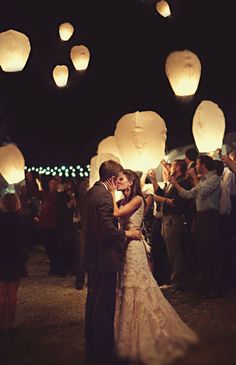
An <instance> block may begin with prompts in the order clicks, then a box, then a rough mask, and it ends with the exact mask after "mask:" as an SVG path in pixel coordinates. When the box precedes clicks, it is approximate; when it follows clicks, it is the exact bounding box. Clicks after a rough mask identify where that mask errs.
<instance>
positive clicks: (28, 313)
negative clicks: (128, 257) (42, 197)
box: [0, 247, 236, 365]
mask: <svg viewBox="0 0 236 365" xmlns="http://www.w3.org/2000/svg"><path fill="white" fill-rule="evenodd" d="M47 272H48V265H47V259H46V256H45V253H44V250H43V249H42V248H41V247H36V248H34V249H33V251H32V252H31V254H30V258H29V260H28V277H27V278H25V279H23V280H22V283H21V287H20V289H19V296H18V312H17V323H18V330H17V331H16V332H15V333H13V334H9V335H7V336H5V337H3V338H0V365H84V364H85V353H84V305H85V298H86V288H85V289H84V290H76V289H75V288H74V277H73V276H68V277H66V278H60V277H52V276H48V275H47ZM167 296H168V299H169V300H170V302H171V303H172V305H173V306H174V308H175V309H176V311H177V312H178V313H179V314H180V316H181V317H182V319H183V320H184V321H185V322H186V323H187V324H188V325H189V326H190V327H191V328H192V329H193V330H195V331H196V332H197V334H198V335H199V337H200V345H199V347H198V348H196V349H195V350H194V351H192V352H190V353H189V354H188V355H187V356H186V357H185V358H184V359H181V360H179V361H178V362H177V363H176V364H177V365H235V364H236V292H235V291H233V292H231V293H230V294H229V295H228V296H226V297H223V298H218V299H208V300H202V299H200V298H198V297H197V296H196V295H195V293H191V292H186V293H181V294H172V295H168V294H167ZM111 365H112V364H111Z"/></svg>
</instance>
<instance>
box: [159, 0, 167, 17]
mask: <svg viewBox="0 0 236 365" xmlns="http://www.w3.org/2000/svg"><path fill="white" fill-rule="evenodd" d="M156 10H157V11H158V13H159V14H161V15H162V16H163V17H164V18H166V17H167V16H170V15H171V12H170V7H169V4H168V2H167V1H164V0H161V1H158V2H157V4H156Z"/></svg>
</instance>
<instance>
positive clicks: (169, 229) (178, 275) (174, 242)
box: [154, 160, 191, 292]
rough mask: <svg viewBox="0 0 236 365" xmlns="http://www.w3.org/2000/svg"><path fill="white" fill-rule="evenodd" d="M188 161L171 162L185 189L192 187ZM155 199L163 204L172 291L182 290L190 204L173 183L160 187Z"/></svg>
mask: <svg viewBox="0 0 236 365" xmlns="http://www.w3.org/2000/svg"><path fill="white" fill-rule="evenodd" d="M185 170H186V163H185V161H184V160H175V161H173V162H172V164H171V171H170V175H172V176H174V177H175V179H176V181H178V183H179V184H180V185H181V186H182V187H184V188H185V189H190V187H191V186H190V184H189V182H188V180H187V179H186V178H185ZM157 193H158V194H159V195H155V196H154V199H155V201H156V202H157V203H162V205H163V209H162V211H163V219H162V235H163V238H164V241H165V243H166V248H167V253H168V260H169V266H170V284H171V291H172V292H176V291H181V290H184V289H185V287H186V281H187V280H186V279H187V278H186V260H185V252H184V247H185V240H186V229H185V223H186V216H187V215H188V213H187V212H188V210H189V204H188V202H186V201H185V200H184V199H183V198H182V197H181V196H179V193H178V191H177V189H176V188H175V186H174V185H173V184H169V185H168V186H167V187H166V188H165V190H164V191H163V190H162V189H160V188H159V189H158V191H157Z"/></svg>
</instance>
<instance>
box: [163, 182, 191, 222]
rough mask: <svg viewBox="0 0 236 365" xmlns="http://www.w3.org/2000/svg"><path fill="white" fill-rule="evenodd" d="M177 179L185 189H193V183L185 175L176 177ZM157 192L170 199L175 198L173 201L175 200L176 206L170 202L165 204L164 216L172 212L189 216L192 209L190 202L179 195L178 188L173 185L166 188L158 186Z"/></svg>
mask: <svg viewBox="0 0 236 365" xmlns="http://www.w3.org/2000/svg"><path fill="white" fill-rule="evenodd" d="M176 181H177V182H178V184H179V185H180V186H182V187H183V188H184V189H186V190H190V189H191V184H190V183H189V181H188V180H187V179H186V178H185V176H184V175H180V176H178V177H177V178H176ZM157 194H158V195H162V196H164V197H165V198H168V199H173V202H174V207H172V206H170V205H168V204H164V205H163V215H164V216H166V215H170V214H175V215H184V216H185V218H186V217H187V216H188V214H189V210H190V207H189V202H188V201H187V200H186V199H183V198H181V197H180V196H179V193H178V191H177V189H176V188H175V187H174V186H173V185H170V186H168V187H166V188H165V189H164V190H163V189H161V188H158V190H157Z"/></svg>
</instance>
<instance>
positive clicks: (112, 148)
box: [97, 136, 121, 161]
mask: <svg viewBox="0 0 236 365" xmlns="http://www.w3.org/2000/svg"><path fill="white" fill-rule="evenodd" d="M103 153H111V154H112V155H114V156H116V157H118V159H119V160H120V161H121V157H120V152H119V149H118V146H117V142H116V139H115V137H114V136H109V137H107V138H104V139H103V140H102V141H101V142H100V143H99V145H98V150H97V154H98V155H101V154H103Z"/></svg>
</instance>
